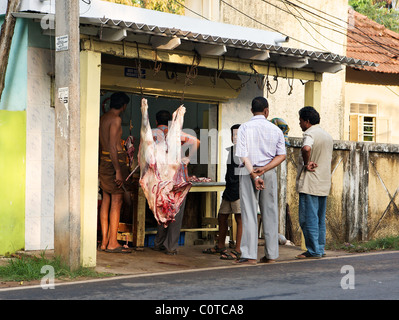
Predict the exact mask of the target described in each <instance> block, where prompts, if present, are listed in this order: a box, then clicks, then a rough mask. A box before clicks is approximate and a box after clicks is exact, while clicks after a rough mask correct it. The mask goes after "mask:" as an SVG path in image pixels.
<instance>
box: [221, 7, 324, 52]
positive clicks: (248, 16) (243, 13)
mask: <svg viewBox="0 0 399 320" xmlns="http://www.w3.org/2000/svg"><path fill="white" fill-rule="evenodd" d="M220 2H222V3H224V4H225V5H227V6H229V7H230V8H232V9H234V10H235V11H237V12H239V13H240V14H242V15H244V16H245V17H247V18H249V19H251V20H252V21H254V22H256V23H259V24H260V25H262V26H264V27H266V28H268V29H270V30H273V31H274V32H278V33H280V34H282V35H284V36H286V37H289V38H290V39H293V40H295V41H297V42H300V43H302V44H305V45H307V46H309V47H312V48H315V49H318V50H320V51H323V49H320V48H318V47H316V46H314V45H311V44H309V43H306V42H303V41H301V40H299V39H296V38H294V37H291V36H290V35H287V34H285V33H283V32H281V31H279V30H277V29H274V28H272V27H270V26H268V25H266V24H264V23H263V22H261V21H259V20H257V19H255V18H253V17H251V16H250V15H248V14H246V13H245V12H243V11H241V10H240V9H237V8H236V7H234V6H232V5H231V4H230V3H227V2H226V1H224V0H220Z"/></svg>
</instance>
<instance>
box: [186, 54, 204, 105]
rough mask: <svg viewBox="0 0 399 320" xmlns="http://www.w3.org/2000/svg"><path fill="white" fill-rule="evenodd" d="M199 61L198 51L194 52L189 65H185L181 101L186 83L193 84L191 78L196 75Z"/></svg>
mask: <svg viewBox="0 0 399 320" xmlns="http://www.w3.org/2000/svg"><path fill="white" fill-rule="evenodd" d="M196 60H197V62H196ZM200 62H201V56H200V55H199V54H198V53H195V54H194V56H193V62H192V63H191V66H190V67H187V70H186V78H185V79H184V86H183V94H182V97H181V101H182V102H183V101H184V93H185V90H186V87H187V86H188V85H192V84H193V82H192V79H195V78H196V77H197V76H198V69H197V68H198V66H199V64H200Z"/></svg>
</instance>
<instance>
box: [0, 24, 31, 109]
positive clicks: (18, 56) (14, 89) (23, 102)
mask: <svg viewBox="0 0 399 320" xmlns="http://www.w3.org/2000/svg"><path fill="white" fill-rule="evenodd" d="M3 22H4V17H0V25H2V24H3ZM27 30H28V28H27V21H26V19H17V22H16V24H15V29H14V35H13V38H12V44H11V52H10V56H9V59H8V66H7V72H6V79H5V88H4V91H3V93H2V95H1V100H0V110H9V111H22V110H26V106H27V95H28V93H27V84H28V31H27ZM0 63H1V62H0Z"/></svg>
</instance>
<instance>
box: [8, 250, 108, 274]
mask: <svg viewBox="0 0 399 320" xmlns="http://www.w3.org/2000/svg"><path fill="white" fill-rule="evenodd" d="M44 266H52V267H53V268H54V277H55V279H59V280H72V279H77V278H82V277H84V278H101V277H107V276H114V274H111V273H99V272H96V271H95V270H94V269H93V268H86V267H80V268H79V269H77V270H74V271H71V270H70V268H69V267H68V266H67V265H66V264H65V263H63V262H62V261H61V259H60V258H59V257H53V258H46V257H45V252H44V251H43V252H42V253H41V254H40V256H39V257H37V256H29V255H14V256H13V258H11V259H10V260H8V261H7V263H6V265H4V266H0V280H1V281H33V280H40V279H42V278H43V277H44V276H45V275H46V274H47V271H46V270H45V269H44V270H43V272H42V268H43V267H44Z"/></svg>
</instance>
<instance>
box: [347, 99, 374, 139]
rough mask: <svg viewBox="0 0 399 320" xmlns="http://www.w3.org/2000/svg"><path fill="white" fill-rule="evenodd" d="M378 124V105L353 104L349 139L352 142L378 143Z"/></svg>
mask: <svg viewBox="0 0 399 320" xmlns="http://www.w3.org/2000/svg"><path fill="white" fill-rule="evenodd" d="M376 122H377V105H376V104H367V103H351V104H350V123H349V126H350V130H349V132H350V134H349V139H350V140H352V141H370V142H376V137H377V133H376Z"/></svg>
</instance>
